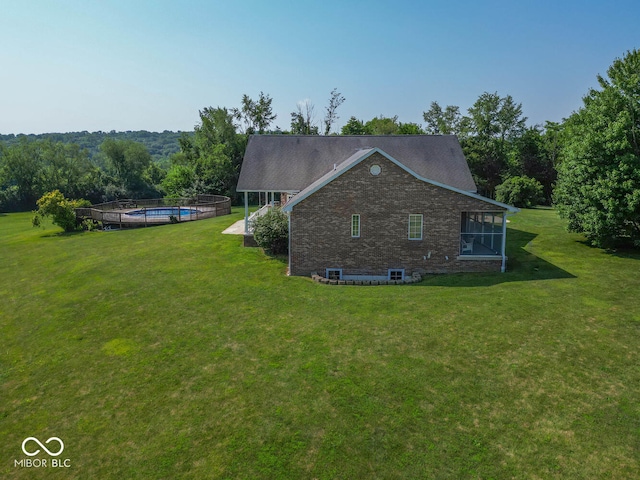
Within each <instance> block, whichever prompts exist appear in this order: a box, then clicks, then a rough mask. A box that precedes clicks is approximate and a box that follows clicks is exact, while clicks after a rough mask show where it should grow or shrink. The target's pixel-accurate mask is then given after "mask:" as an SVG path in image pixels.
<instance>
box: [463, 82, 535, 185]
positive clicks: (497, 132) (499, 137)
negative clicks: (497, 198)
mask: <svg viewBox="0 0 640 480" xmlns="http://www.w3.org/2000/svg"><path fill="white" fill-rule="evenodd" d="M526 120H527V118H526V117H524V116H523V115H522V104H516V103H515V102H514V101H513V98H512V97H511V95H507V96H506V97H500V96H499V95H498V94H497V93H487V92H485V93H483V94H482V95H480V96H479V97H478V99H477V100H476V102H475V103H474V104H473V105H472V106H471V107H470V108H469V117H468V121H466V123H467V128H468V130H469V135H468V136H467V137H466V138H465V139H464V141H463V144H462V146H463V149H464V151H465V155H466V156H467V160H468V162H469V168H470V169H471V173H472V174H473V175H474V177H475V178H476V183H477V184H478V186H479V187H480V189H481V191H482V193H484V194H485V195H488V196H493V195H494V192H495V188H496V186H497V185H499V184H500V183H501V182H502V178H503V175H504V174H505V173H506V172H507V170H508V154H509V149H510V148H511V145H512V142H513V141H514V140H515V139H516V138H518V137H519V136H520V135H522V133H523V132H524V130H525V124H526Z"/></svg>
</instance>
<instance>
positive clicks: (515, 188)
mask: <svg viewBox="0 0 640 480" xmlns="http://www.w3.org/2000/svg"><path fill="white" fill-rule="evenodd" d="M543 192H544V189H543V186H542V184H541V183H540V182H539V181H538V180H536V179H535V178H531V177H526V176H523V177H510V178H507V179H506V180H505V181H504V182H502V183H501V184H500V185H498V186H497V187H496V200H498V201H499V202H502V203H506V204H508V205H513V206H514V207H522V208H531V207H534V206H536V205H538V204H540V203H542V202H543V201H544V196H543V195H544V194H543Z"/></svg>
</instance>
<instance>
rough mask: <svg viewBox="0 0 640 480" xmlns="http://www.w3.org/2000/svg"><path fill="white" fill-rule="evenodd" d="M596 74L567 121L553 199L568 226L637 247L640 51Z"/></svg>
mask: <svg viewBox="0 0 640 480" xmlns="http://www.w3.org/2000/svg"><path fill="white" fill-rule="evenodd" d="M607 76H608V79H607V78H603V77H601V76H598V83H599V85H600V88H599V89H591V90H590V91H589V92H588V93H587V95H586V96H585V97H584V98H583V103H584V105H583V107H582V108H581V109H580V110H578V111H577V112H575V113H574V114H573V115H571V116H570V117H569V118H568V119H567V121H566V122H565V146H564V149H563V160H562V162H561V164H560V166H559V171H558V183H557V186H556V191H555V196H554V199H555V203H556V206H557V208H558V211H559V213H560V215H561V216H562V217H563V218H565V219H567V220H568V228H569V230H570V231H574V232H581V233H584V234H585V236H586V237H587V239H588V240H589V241H590V242H591V243H592V244H593V245H597V246H601V247H609V246H615V245H617V244H619V243H624V242H631V243H633V244H635V245H636V246H640V50H632V51H629V52H627V53H626V55H625V56H624V57H623V58H617V59H615V61H614V62H613V64H612V65H611V66H610V67H609V69H608V70H607Z"/></svg>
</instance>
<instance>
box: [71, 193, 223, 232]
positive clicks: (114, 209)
mask: <svg viewBox="0 0 640 480" xmlns="http://www.w3.org/2000/svg"><path fill="white" fill-rule="evenodd" d="M230 213H231V199H230V198H229V197H225V196H223V195H206V194H199V195H196V196H195V197H190V198H151V199H119V200H112V201H110V202H105V203H99V204H97V205H91V206H90V207H81V208H76V219H77V220H78V222H84V221H90V222H93V223H94V225H98V226H102V227H103V228H108V229H112V228H114V227H119V228H124V227H146V226H147V225H162V224H167V223H177V222H190V221H193V220H202V219H204V218H213V217H219V216H220V215H229V214H230Z"/></svg>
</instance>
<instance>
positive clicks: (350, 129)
mask: <svg viewBox="0 0 640 480" xmlns="http://www.w3.org/2000/svg"><path fill="white" fill-rule="evenodd" d="M340 135H371V132H370V131H369V130H368V129H367V127H365V125H364V122H363V121H362V120H358V119H357V118H356V117H351V118H349V120H348V121H347V123H345V124H344V125H343V126H342V129H341V130H340Z"/></svg>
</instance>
